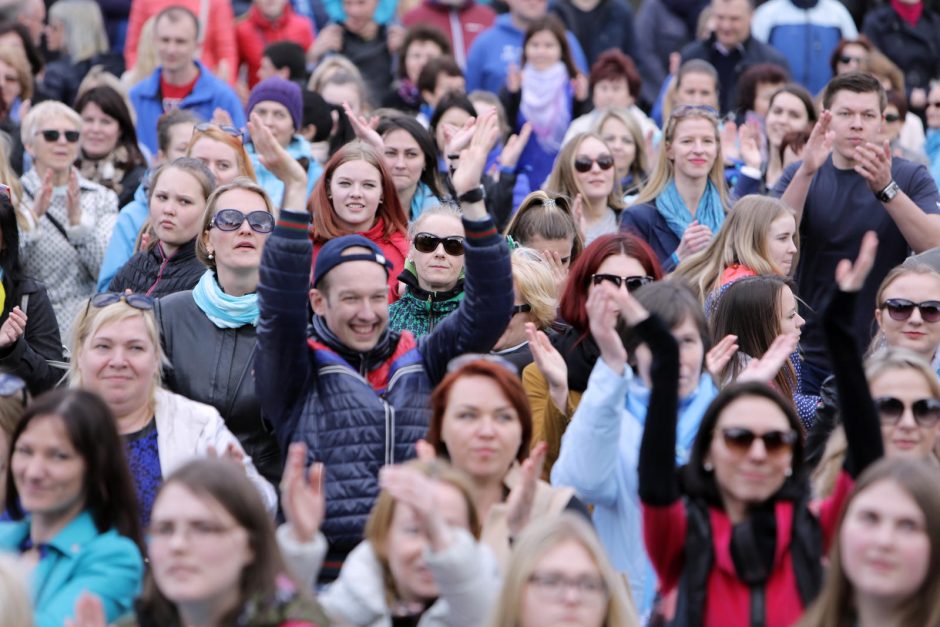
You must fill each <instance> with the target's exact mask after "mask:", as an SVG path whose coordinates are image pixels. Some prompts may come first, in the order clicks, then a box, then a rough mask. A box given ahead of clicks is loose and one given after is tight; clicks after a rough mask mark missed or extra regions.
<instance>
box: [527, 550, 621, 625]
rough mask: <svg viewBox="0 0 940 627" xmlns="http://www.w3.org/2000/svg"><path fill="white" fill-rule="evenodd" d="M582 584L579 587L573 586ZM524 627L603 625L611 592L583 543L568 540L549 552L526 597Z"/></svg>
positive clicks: (540, 565) (537, 568)
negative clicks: (608, 595) (608, 592)
mask: <svg viewBox="0 0 940 627" xmlns="http://www.w3.org/2000/svg"><path fill="white" fill-rule="evenodd" d="M575 582H577V583H578V587H577V588H575V586H574V585H573V584H574V583H575ZM520 615H521V617H522V623H521V627H542V626H543V625H552V626H553V627H563V626H569V627H601V626H602V625H605V624H606V621H605V618H606V615H607V591H606V586H605V583H604V578H603V576H602V575H601V572H600V569H599V568H598V567H597V564H596V563H595V562H594V559H593V558H592V557H591V554H590V553H589V552H588V551H587V549H585V548H584V547H583V546H582V545H581V543H579V542H576V541H575V540H564V541H563V542H560V543H558V544H557V545H555V546H553V547H552V548H550V549H549V550H547V551H545V554H544V555H543V556H542V558H541V559H540V560H539V561H538V563H536V565H535V568H534V569H533V571H532V578H531V579H530V580H529V582H528V583H527V584H526V585H525V591H524V592H523V596H522V611H521V612H520Z"/></svg>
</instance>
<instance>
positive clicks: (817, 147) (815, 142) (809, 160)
mask: <svg viewBox="0 0 940 627" xmlns="http://www.w3.org/2000/svg"><path fill="white" fill-rule="evenodd" d="M830 123H832V112H831V111H829V110H828V109H826V110H824V111H823V112H822V113H820V114H819V121H818V122H816V126H814V127H813V130H812V131H811V132H810V134H809V139H807V140H806V146H805V147H804V148H803V165H802V166H801V167H802V168H803V169H804V171H805V172H807V173H808V174H814V173H815V172H816V171H817V170H819V168H821V167H822V165H823V164H824V163H825V162H826V159H828V158H829V154H830V153H831V152H832V142H833V140H834V139H835V133H834V132H833V131H830V130H829V124H830ZM879 191H880V190H879Z"/></svg>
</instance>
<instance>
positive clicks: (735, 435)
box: [721, 427, 799, 455]
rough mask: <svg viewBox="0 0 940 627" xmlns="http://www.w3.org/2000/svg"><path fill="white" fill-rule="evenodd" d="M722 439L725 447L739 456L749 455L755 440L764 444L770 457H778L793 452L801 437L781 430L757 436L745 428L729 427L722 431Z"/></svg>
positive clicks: (792, 432)
mask: <svg viewBox="0 0 940 627" xmlns="http://www.w3.org/2000/svg"><path fill="white" fill-rule="evenodd" d="M721 437H722V439H723V440H724V442H725V446H727V447H728V449H729V450H731V451H733V452H735V453H737V454H738V455H745V454H747V452H748V451H750V450H751V446H752V445H753V444H754V440H757V439H760V440H761V441H762V442H763V443H764V450H765V451H767V454H768V455H778V454H780V453H784V452H789V451H791V450H793V445H794V444H796V440H797V438H799V435H797V433H796V431H779V430H774V431H767V432H766V433H761V434H757V433H754V432H753V431H751V430H750V429H745V428H743V427H729V428H727V429H722V430H721Z"/></svg>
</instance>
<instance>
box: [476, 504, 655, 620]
mask: <svg viewBox="0 0 940 627" xmlns="http://www.w3.org/2000/svg"><path fill="white" fill-rule="evenodd" d="M564 542H575V543H577V544H578V545H580V546H581V547H582V548H583V549H585V550H586V551H587V552H588V553H589V554H590V555H591V558H592V559H593V561H594V565H595V566H597V570H598V571H600V575H601V578H602V579H603V580H604V583H605V584H606V586H607V597H608V598H607V613H606V614H607V615H606V617H605V619H604V623H603V624H604V625H605V627H638V626H639V625H640V619H639V617H638V616H637V613H636V608H635V607H634V605H633V601H632V600H631V598H630V592H629V590H628V588H627V586H626V583H625V581H624V578H623V577H622V576H621V575H618V574H617V573H616V572H615V571H614V569H613V567H612V566H611V565H610V561H609V560H608V559H607V555H606V554H605V552H604V548H603V547H602V546H601V543H600V542H599V541H598V539H597V536H596V534H595V532H594V529H592V528H591V527H590V525H588V523H586V522H585V521H584V520H583V519H581V518H580V517H578V516H576V515H575V514H571V513H562V514H560V515H558V516H552V517H549V518H543V519H541V520H535V521H533V522H532V523H531V524H529V526H528V527H527V528H526V530H525V531H524V532H523V534H522V535H521V536H520V537H519V540H518V541H517V542H516V543H515V545H514V546H513V552H512V560H511V561H510V563H509V569H508V570H507V572H506V575H505V578H504V579H503V590H502V593H501V594H500V595H499V599H498V600H497V601H496V604H495V606H494V607H493V613H492V615H491V618H490V622H489V627H517V626H518V625H519V624H521V622H522V620H521V619H522V598H523V595H524V594H525V592H526V586H528V585H529V578H530V577H531V576H532V573H533V572H534V571H535V567H536V566H537V565H538V563H539V560H541V559H542V557H543V556H544V555H545V554H546V553H547V552H548V551H549V550H551V549H553V548H555V547H557V546H559V545H561V544H563V543H564Z"/></svg>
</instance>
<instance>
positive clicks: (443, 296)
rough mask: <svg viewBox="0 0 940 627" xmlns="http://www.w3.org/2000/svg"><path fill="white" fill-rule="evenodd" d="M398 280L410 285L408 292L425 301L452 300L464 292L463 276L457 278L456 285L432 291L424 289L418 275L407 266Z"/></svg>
mask: <svg viewBox="0 0 940 627" xmlns="http://www.w3.org/2000/svg"><path fill="white" fill-rule="evenodd" d="M398 280H399V281H401V282H402V283H404V284H405V285H407V286H408V293H409V294H411V296H413V297H414V298H417V299H418V300H421V301H424V302H427V301H430V302H432V303H439V302H443V301H446V300H451V299H453V298H456V297H458V296H460V295H461V294H463V279H462V278H461V279H458V280H457V284H456V285H455V286H454V287H452V288H451V289H449V290H445V291H443V292H431V291H428V290H425V289H422V288H421V286H420V285H418V277H416V276H415V275H414V274H413V273H412V272H411V270H409V269H407V268H405V269H404V270H403V271H402V273H401V274H399V275H398Z"/></svg>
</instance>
